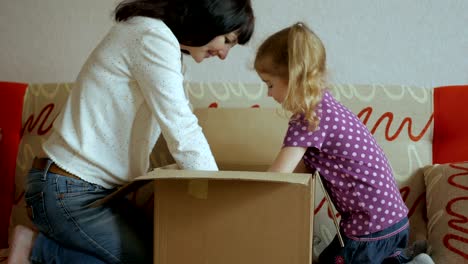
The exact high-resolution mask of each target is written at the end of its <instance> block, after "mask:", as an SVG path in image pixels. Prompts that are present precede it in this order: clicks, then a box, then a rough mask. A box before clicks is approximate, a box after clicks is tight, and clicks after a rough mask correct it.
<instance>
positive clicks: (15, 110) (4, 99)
mask: <svg viewBox="0 0 468 264" xmlns="http://www.w3.org/2000/svg"><path fill="white" fill-rule="evenodd" d="M27 87H28V85H27V84H25V83H9V82H0V113H1V114H0V128H1V129H2V139H1V140H0V248H5V247H8V226H9V223H10V214H11V206H12V204H13V197H14V184H15V170H16V155H17V153H18V146H19V142H20V138H21V136H20V133H21V115H22V111H23V99H24V92H25V91H26V88H27Z"/></svg>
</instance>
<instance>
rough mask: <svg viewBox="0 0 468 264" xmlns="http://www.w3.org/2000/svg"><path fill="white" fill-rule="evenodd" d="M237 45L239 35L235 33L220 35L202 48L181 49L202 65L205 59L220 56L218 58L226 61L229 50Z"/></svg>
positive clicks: (184, 46)
mask: <svg viewBox="0 0 468 264" xmlns="http://www.w3.org/2000/svg"><path fill="white" fill-rule="evenodd" d="M236 44H237V34H236V33H235V32H234V31H233V32H231V33H228V34H224V35H220V36H217V37H215V38H214V39H212V40H211V41H210V42H209V43H208V44H206V45H204V46H201V47H192V46H186V45H182V44H181V45H180V48H181V49H182V50H184V51H186V52H188V53H189V54H190V55H191V56H192V58H193V59H194V60H195V61H196V62H197V63H200V62H202V61H203V60H204V59H206V58H209V57H213V56H218V58H220V59H222V60H224V59H225V58H226V57H227V55H228V53H229V50H230V49H231V48H232V47H234V46H235V45H236Z"/></svg>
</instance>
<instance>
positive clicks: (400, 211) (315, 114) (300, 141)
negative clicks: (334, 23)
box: [254, 23, 411, 263]
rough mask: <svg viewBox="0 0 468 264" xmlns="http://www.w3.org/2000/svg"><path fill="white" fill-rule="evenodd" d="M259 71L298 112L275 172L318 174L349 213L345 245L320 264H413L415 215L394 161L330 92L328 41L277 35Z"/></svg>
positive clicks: (302, 30)
mask: <svg viewBox="0 0 468 264" xmlns="http://www.w3.org/2000/svg"><path fill="white" fill-rule="evenodd" d="M254 67H255V70H256V71H257V73H258V75H259V76H260V78H261V79H262V80H263V81H264V82H265V83H266V84H267V86H268V96H271V97H273V98H274V99H275V100H276V101H277V102H278V103H280V104H281V105H282V107H283V109H284V110H286V111H288V112H291V113H292V116H291V118H290V121H289V127H288V130H287V132H286V135H285V137H284V141H283V147H282V148H281V150H280V151H279V153H278V155H277V157H276V159H275V160H274V162H273V164H272V165H271V167H270V169H269V170H270V171H276V172H293V171H296V172H297V171H305V170H309V171H318V172H319V173H320V175H321V178H322V180H323V182H324V185H325V188H326V189H327V191H328V193H329V194H330V196H331V199H332V201H333V202H334V204H335V206H336V208H337V210H338V211H339V213H340V214H341V221H340V229H341V233H342V234H344V243H345V246H344V247H341V246H340V245H339V243H338V238H337V237H335V239H334V240H333V241H332V243H331V244H330V245H329V246H328V247H327V248H326V249H325V250H324V251H323V253H322V254H321V255H320V258H319V260H320V263H383V262H385V263H406V262H408V261H409V259H410V258H411V256H407V254H406V253H408V251H407V250H405V251H403V250H401V249H402V248H405V247H406V246H407V243H408V232H409V231H408V228H409V225H408V218H407V214H408V208H407V207H406V205H405V203H404V202H403V200H402V198H401V195H400V192H399V189H398V187H397V184H396V182H395V178H394V176H393V173H392V170H391V168H390V165H389V162H388V159H387V157H386V156H385V154H384V152H383V150H382V148H381V147H380V146H379V145H378V144H377V142H376V140H375V139H374V137H373V136H372V134H371V133H370V132H369V131H368V129H367V128H366V126H365V125H364V124H363V123H362V122H361V121H360V120H359V118H358V117H357V116H356V115H355V114H353V113H352V112H351V111H350V110H349V109H348V108H346V107H345V106H344V105H342V104H341V103H340V102H338V101H337V100H336V99H335V98H334V97H333V96H332V94H331V93H330V92H329V91H328V90H327V83H326V74H327V71H326V53H325V48H324V45H323V43H322V41H321V40H320V39H319V37H318V36H317V35H316V34H315V33H314V32H313V31H311V30H310V29H309V28H308V27H307V26H306V25H305V24H304V23H296V24H294V25H292V26H290V27H287V28H285V29H283V30H281V31H279V32H276V33H275V34H273V35H271V36H270V37H268V38H267V39H266V41H265V42H263V43H262V44H261V46H260V47H259V49H258V52H257V55H256V58H255V62H254Z"/></svg>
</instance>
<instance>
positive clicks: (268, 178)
mask: <svg viewBox="0 0 468 264" xmlns="http://www.w3.org/2000/svg"><path fill="white" fill-rule="evenodd" d="M312 177H313V175H312V174H307V173H277V172H252V171H195V170H180V169H178V166H177V165H176V164H171V165H167V166H164V167H161V168H157V169H154V170H152V171H150V172H148V174H147V175H144V176H139V177H137V178H135V179H134V180H133V181H132V182H130V183H128V184H126V185H124V186H122V187H120V188H119V189H118V190H117V191H115V192H113V193H112V194H110V195H108V196H106V197H104V198H102V199H100V200H97V201H95V202H93V203H91V204H89V205H88V206H89V207H97V206H101V205H103V204H105V203H108V202H110V201H112V200H115V199H117V198H121V197H124V196H126V195H127V194H129V193H131V192H133V191H136V190H137V189H138V188H140V187H142V186H143V185H145V184H146V183H148V181H152V180H164V179H180V180H184V179H185V180H196V179H200V180H245V181H265V182H279V183H292V184H301V185H308V184H309V183H310V179H311V178H312Z"/></svg>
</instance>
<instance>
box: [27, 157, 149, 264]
mask: <svg viewBox="0 0 468 264" xmlns="http://www.w3.org/2000/svg"><path fill="white" fill-rule="evenodd" d="M49 163H51V162H49ZM48 166H50V164H49V165H48ZM113 191H115V190H114V189H105V188H103V187H101V186H99V185H95V184H91V183H88V182H85V181H82V180H79V179H74V178H70V177H66V176H61V175H58V174H54V173H50V172H48V167H47V168H46V170H45V171H42V170H37V169H32V170H31V171H30V172H29V175H28V179H27V184H26V194H25V198H26V203H27V204H28V206H29V207H30V208H31V209H32V210H31V212H32V213H31V214H32V215H31V217H32V219H33V222H34V224H35V226H36V227H37V228H38V230H39V231H40V233H39V235H38V236H37V238H36V240H35V243H34V246H33V249H32V253H31V262H32V263H57V264H58V263H152V260H153V258H152V249H153V246H152V243H153V239H152V234H153V231H152V227H153V225H152V221H151V219H148V218H146V217H145V216H144V215H143V213H142V212H140V211H138V209H137V208H135V206H133V205H132V204H131V203H130V202H129V201H128V200H127V199H121V200H118V201H115V202H112V203H111V204H105V205H102V206H99V207H89V206H87V205H89V204H90V203H92V202H94V201H96V200H98V199H101V198H103V197H105V196H107V195H109V194H110V193H112V192H113Z"/></svg>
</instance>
